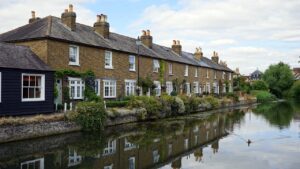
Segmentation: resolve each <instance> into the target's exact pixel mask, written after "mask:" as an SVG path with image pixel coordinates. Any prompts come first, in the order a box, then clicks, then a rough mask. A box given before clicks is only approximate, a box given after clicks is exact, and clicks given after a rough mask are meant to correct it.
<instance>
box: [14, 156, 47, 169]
mask: <svg viewBox="0 0 300 169" xmlns="http://www.w3.org/2000/svg"><path fill="white" fill-rule="evenodd" d="M36 162H40V165H39V168H40V169H44V158H39V159H35V160H30V161H25V162H22V163H21V164H20V168H21V169H27V168H29V167H28V165H29V164H35V163H36ZM23 165H26V166H27V167H26V168H23Z"/></svg>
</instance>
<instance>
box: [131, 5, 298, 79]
mask: <svg viewBox="0 0 300 169" xmlns="http://www.w3.org/2000/svg"><path fill="white" fill-rule="evenodd" d="M174 3H175V2H174ZM177 3H178V4H179V7H176V8H173V7H172V6H171V5H170V4H161V5H152V6H149V7H147V8H146V9H145V10H144V13H143V14H142V15H141V17H140V19H138V20H137V21H135V22H134V23H132V24H131V26H130V28H131V29H141V28H145V27H147V28H149V29H151V30H152V34H153V35H154V41H155V42H157V43H162V44H163V45H166V44H165V42H169V43H168V44H167V45H168V46H170V44H171V40H172V39H179V40H181V42H182V45H183V48H184V49H185V50H187V51H191V52H193V51H194V48H195V47H196V46H199V45H201V47H202V48H203V50H204V54H205V55H206V56H210V55H211V53H212V51H213V50H217V51H218V52H219V54H220V57H221V58H220V59H221V60H226V61H227V63H228V64H229V66H231V68H232V69H234V68H235V67H240V70H241V72H242V73H246V74H248V73H250V72H252V71H254V70H255V69H256V68H259V69H262V70H264V69H265V68H266V67H267V66H268V65H269V64H271V63H277V62H279V61H284V62H287V63H289V64H291V65H293V66H297V64H295V63H297V56H299V55H300V53H297V52H299V49H300V34H299V32H300V20H299V19H298V18H300V13H299V12H298V9H299V8H300V1H299V0H290V1H289V2H288V3H287V2H286V1H285V0H272V1H271V0H269V1H261V0H254V1H248V0H212V1H206V0H189V1H186V0H177ZM191 42H193V43H191ZM282 44H284V46H282V47H278V46H281V45H282ZM298 66H299V65H298Z"/></svg>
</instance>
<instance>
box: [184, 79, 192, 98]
mask: <svg viewBox="0 0 300 169" xmlns="http://www.w3.org/2000/svg"><path fill="white" fill-rule="evenodd" d="M185 86H186V94H187V95H189V94H191V85H190V83H188V82H187V83H185Z"/></svg>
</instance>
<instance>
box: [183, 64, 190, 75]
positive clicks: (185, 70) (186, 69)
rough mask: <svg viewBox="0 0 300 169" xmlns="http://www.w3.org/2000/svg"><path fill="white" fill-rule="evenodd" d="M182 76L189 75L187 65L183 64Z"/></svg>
mask: <svg viewBox="0 0 300 169" xmlns="http://www.w3.org/2000/svg"><path fill="white" fill-rule="evenodd" d="M184 76H189V65H185V68H184Z"/></svg>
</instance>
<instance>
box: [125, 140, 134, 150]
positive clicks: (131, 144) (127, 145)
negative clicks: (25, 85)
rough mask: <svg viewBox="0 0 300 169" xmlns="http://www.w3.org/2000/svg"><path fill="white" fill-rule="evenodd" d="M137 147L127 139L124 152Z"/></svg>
mask: <svg viewBox="0 0 300 169" xmlns="http://www.w3.org/2000/svg"><path fill="white" fill-rule="evenodd" d="M136 147H137V146H136V145H135V144H134V143H131V142H129V141H128V139H127V138H125V142H124V151H128V150H132V149H135V148H136Z"/></svg>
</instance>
